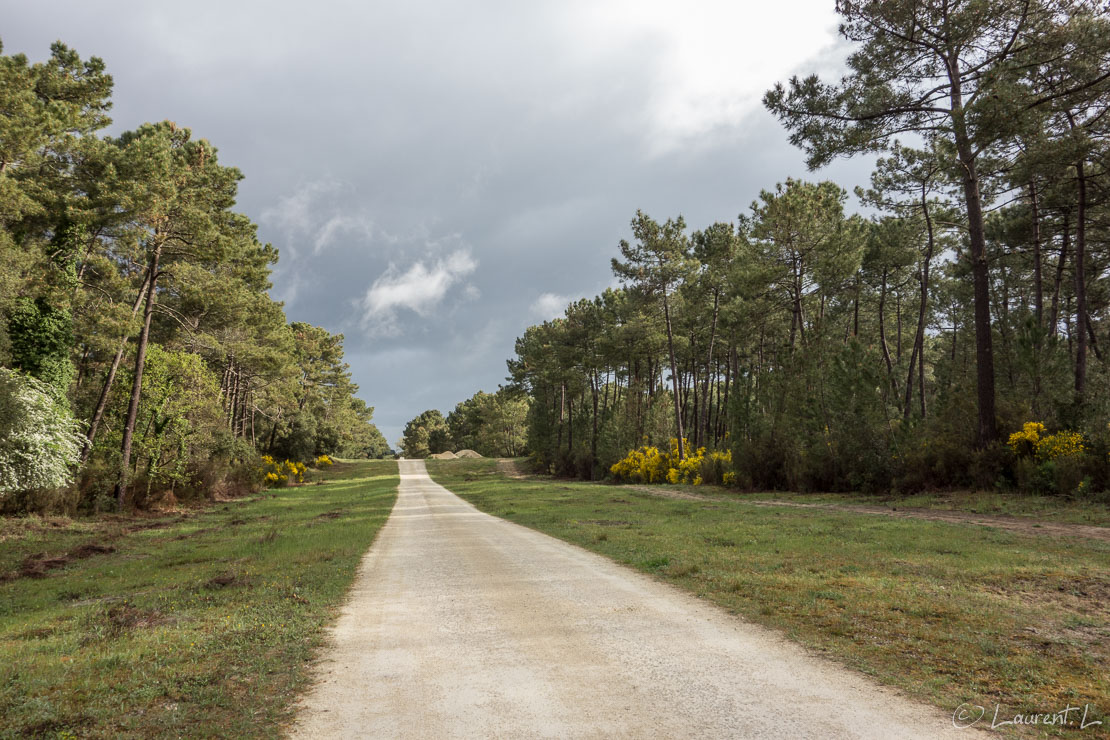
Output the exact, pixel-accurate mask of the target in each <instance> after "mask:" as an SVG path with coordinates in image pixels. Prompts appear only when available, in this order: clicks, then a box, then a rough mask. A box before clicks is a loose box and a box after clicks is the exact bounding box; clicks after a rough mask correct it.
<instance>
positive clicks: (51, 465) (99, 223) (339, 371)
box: [0, 43, 387, 506]
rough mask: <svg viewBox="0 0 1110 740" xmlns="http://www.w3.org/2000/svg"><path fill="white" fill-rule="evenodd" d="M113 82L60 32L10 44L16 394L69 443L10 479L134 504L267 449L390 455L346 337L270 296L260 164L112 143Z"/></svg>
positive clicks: (8, 279) (5, 209) (7, 134)
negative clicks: (35, 472)
mask: <svg viewBox="0 0 1110 740" xmlns="http://www.w3.org/2000/svg"><path fill="white" fill-rule="evenodd" d="M111 89H112V79H111V77H110V76H108V75H107V74H106V72H105V69H104V64H103V62H101V61H100V60H98V59H95V58H93V59H89V60H82V59H81V58H80V56H79V55H78V54H77V53H76V52H74V51H73V50H71V49H69V48H67V47H66V46H64V45H63V44H60V43H59V44H55V45H54V46H53V47H52V49H51V56H50V59H49V60H47V61H45V62H42V63H39V64H31V63H29V62H28V60H27V59H26V57H24V56H23V55H13V56H5V55H2V54H0V110H2V111H3V135H2V136H0V368H8V369H10V370H5V372H6V373H9V374H8V375H6V376H5V377H7V378H8V381H6V386H5V387H6V388H7V389H8V390H7V391H6V392H7V393H8V394H9V398H8V401H0V403H15V404H16V406H14V407H13V408H16V407H18V408H24V409H26V410H27V414H29V416H28V415H26V414H25V415H24V416H23V417H19V418H28V419H29V418H35V419H39V418H40V417H41V418H42V419H46V418H47V417H49V423H48V422H47V421H42V422H41V423H42V424H43V430H46V429H49V430H53V431H50V432H49V433H47V437H49V438H50V439H54V440H56V441H57V445H58V446H56V447H52V448H50V449H53V450H55V451H56V452H57V453H58V454H57V455H56V456H54V457H51V455H49V454H47V450H46V448H44V450H43V456H42V459H41V460H38V461H36V462H37V464H39V463H40V464H41V466H42V470H46V471H51V472H50V473H49V475H46V477H43V476H39V477H37V478H33V480H32V478H28V477H27V476H26V475H24V474H20V475H22V477H21V478H18V477H13V475H14V474H13V475H9V476H7V480H8V483H6V485H17V486H19V485H24V486H32V485H33V486H35V487H53V486H58V485H61V484H62V483H63V482H64V481H65V480H68V479H70V478H73V477H76V479H77V486H78V487H79V494H80V495H79V496H74V497H71V499H72V500H78V499H80V500H81V501H82V502H83V503H84V504H85V505H91V504H94V503H95V505H97V506H104V505H107V502H108V501H109V500H110V498H114V499H115V503H116V504H117V505H125V506H126V505H130V504H131V503H134V502H141V501H142V500H144V499H146V498H148V497H150V496H154V495H157V494H158V493H159V492H160V491H162V490H166V489H168V490H173V491H176V492H177V493H178V494H185V493H188V492H190V491H197V492H200V491H205V490H209V489H210V487H211V486H212V485H214V484H218V483H220V481H221V480H225V479H229V478H231V479H236V480H240V481H249V480H250V479H251V478H252V476H253V475H254V473H253V470H254V469H255V468H256V466H257V463H256V457H257V452H258V451H263V452H270V453H273V454H277V455H282V456H287V457H289V458H290V459H293V460H308V459H310V458H311V457H312V456H314V455H318V454H324V453H327V454H337V453H345V454H349V455H354V454H357V455H371V454H384V453H385V451H386V449H387V445H385V443H384V439H382V438H381V434H380V432H378V430H377V429H376V428H375V427H374V426H373V424H372V423H371V416H372V412H373V410H372V409H371V408H370V407H368V406H367V405H366V404H365V403H364V402H362V401H361V400H359V399H357V398H356V397H355V394H356V393H357V392H358V388H357V387H356V386H355V385H354V384H353V383H351V380H350V372H349V368H348V367H347V365H346V364H345V363H344V362H343V337H342V336H341V335H331V334H329V333H328V332H327V331H325V330H323V329H319V328H317V327H310V326H308V325H306V324H293V325H290V324H288V323H287V321H286V318H285V315H284V312H283V310H282V307H281V304H279V303H277V302H275V301H274V300H272V299H271V298H270V296H269V295H268V294H267V291H268V290H269V288H270V282H269V276H270V270H271V268H272V266H273V264H274V263H275V262H276V261H277V250H276V249H274V248H273V247H272V246H270V245H268V244H262V243H260V242H259V241H258V239H257V236H256V233H255V226H254V224H252V223H251V222H250V220H249V219H248V218H246V217H245V216H243V215H242V214H239V213H236V212H235V211H234V210H233V209H234V205H235V198H236V194H237V188H238V182H239V180H240V179H241V177H242V175H241V174H240V173H239V172H238V170H236V169H234V168H231V167H227V166H224V165H222V164H221V163H220V162H219V159H218V156H217V151H216V149H215V147H213V146H212V145H211V144H210V143H208V142H207V141H205V140H203V139H198V138H195V137H194V136H193V135H192V133H191V132H190V131H189V130H188V129H187V128H183V127H180V126H177V125H176V124H174V123H171V122H168V121H167V122H162V123H156V124H145V125H143V126H140V127H139V128H137V129H135V130H133V131H129V132H125V133H123V134H121V135H120V136H118V137H103V136H100V135H98V132H99V131H101V130H102V129H103V128H104V127H105V126H107V125H108V123H109V122H110V120H109V118H108V117H107V111H108V109H109V107H110V105H111V102H110V94H111ZM11 370H14V371H17V373H18V375H11V374H10V371H11ZM13 389H17V390H18V392H17V390H13ZM12 394H14V395H12ZM41 394H46V395H47V396H48V397H49V398H50V400H51V402H52V405H43V404H45V401H42V399H41V397H40V396H41ZM13 399H23V400H22V401H18V402H17V401H15V400H13ZM29 399H37V400H35V403H33V404H31V405H30V406H28V405H27V404H28V403H30V400H29ZM36 404H37V405H36ZM12 418H13V419H14V418H16V417H12ZM12 423H14V422H12ZM36 423H38V422H36ZM75 425H76V426H75ZM74 429H80V432H81V438H80V440H79V444H78V445H77V448H76V449H77V452H76V455H72V454H71V453H72V452H73V450H72V449H71V446H70V443H71V442H72V434H73V430H74ZM44 433H46V432H45V431H44ZM11 434H15V432H12V433H11ZM11 439H16V437H12V438H11ZM44 439H45V438H44ZM9 441H10V440H9ZM12 444H14V443H12ZM50 444H54V443H53V442H51V443H50ZM6 449H7V450H8V453H11V452H12V450H13V449H15V448H13V447H11V446H10V445H9V447H8V448H6ZM12 454H14V453H12ZM74 458H75V459H74ZM12 464H14V463H12ZM59 465H60V466H61V467H59ZM13 469H14V468H13ZM62 471H64V473H65V474H64V475H63V474H62ZM44 475H45V474H44ZM12 480H22V481H23V483H16V484H13V483H11V481H12ZM20 500H21V501H25V502H27V501H29V499H27V498H26V497H24V498H21V499H20Z"/></svg>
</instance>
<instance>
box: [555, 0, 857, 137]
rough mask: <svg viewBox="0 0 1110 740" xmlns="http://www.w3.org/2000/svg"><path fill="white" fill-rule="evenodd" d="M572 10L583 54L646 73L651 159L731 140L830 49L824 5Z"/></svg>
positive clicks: (630, 1)
mask: <svg viewBox="0 0 1110 740" xmlns="http://www.w3.org/2000/svg"><path fill="white" fill-rule="evenodd" d="M570 7H572V8H574V10H573V11H572V14H573V15H574V17H576V18H577V19H578V21H579V23H578V30H577V32H576V35H575V43H576V44H579V45H580V48H584V49H585V50H587V51H586V52H585V53H587V54H590V53H593V54H597V53H603V54H614V53H617V54H621V53H631V54H635V55H636V56H637V57H639V58H641V59H643V60H644V61H645V63H647V64H650V65H651V69H652V72H653V77H654V79H653V90H652V94H651V98H650V100H648V101H647V103H646V108H647V109H646V111H645V112H646V113H647V115H648V118H649V121H650V126H649V127H648V133H649V140H650V144H649V148H650V150H651V153H653V154H662V153H666V152H669V151H672V150H674V149H678V148H683V149H688V148H689V147H691V146H699V145H701V146H704V145H707V144H709V143H710V141H708V140H709V139H712V138H714V137H713V136H711V135H712V134H714V133H720V132H722V130H735V129H736V128H737V127H738V126H739V125H741V123H742V121H743V119H744V118H745V117H746V116H747V115H748V114H749V113H751V112H752V111H755V110H758V109H759V108H760V99H761V97H762V95H763V93H764V91H766V90H767V89H768V88H769V87H770V86H771V85H772V84H774V83H775V82H777V81H780V80H784V79H786V78H787V77H788V76H789V75H790V74H791V73H793V72H795V71H796V69H797V68H798V67H799V65H802V64H803V63H805V62H806V61H807V60H810V59H812V58H813V57H814V56H818V55H820V54H821V53H822V52H824V51H826V50H828V49H829V48H830V47H831V46H833V45H834V44H835V43H836V42H837V34H836V28H837V16H836V13H835V8H834V5H833V3H832V2H831V0H809V1H808V2H804V3H803V2H797V1H793V2H780V3H746V2H741V3H736V2H732V3H725V2H720V0H689V1H688V2H685V3H681V4H680V3H674V2H670V0H606V1H605V2H596V1H595V0H582V2H579V3H576V4H574V5H571V6H570ZM598 50H604V51H600V52H599V51H598Z"/></svg>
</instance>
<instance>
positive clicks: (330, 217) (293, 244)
mask: <svg viewBox="0 0 1110 740" xmlns="http://www.w3.org/2000/svg"><path fill="white" fill-rule="evenodd" d="M351 189H352V188H351V186H349V185H345V184H343V183H341V182H338V181H336V180H316V181H312V182H307V183H304V184H302V185H301V186H300V187H298V188H297V190H296V191H294V192H293V193H292V194H290V195H284V196H282V197H281V198H279V199H278V202H277V204H276V205H272V206H270V207H268V208H265V209H263V211H262V215H261V217H260V220H261V221H262V223H263V224H265V225H267V226H271V227H274V228H277V229H280V230H281V231H283V232H284V235H285V242H284V243H283V244H282V247H281V249H282V254H283V256H284V257H286V258H287V259H289V260H290V261H292V260H295V259H298V258H300V257H302V256H303V250H302V249H301V247H302V246H303V245H305V244H310V245H311V246H312V255H313V256H315V255H318V254H320V252H322V251H324V250H325V249H327V248H328V247H330V246H332V245H333V244H336V243H337V242H338V241H339V239H340V237H342V236H344V235H346V236H353V237H355V238H356V239H363V240H365V241H371V240H375V241H385V242H393V241H396V240H395V239H394V238H393V237H391V236H389V235H388V234H385V233H384V232H381V231H380V230H378V229H377V228H376V227H375V224H374V220H373V219H372V218H371V217H370V216H369V214H367V213H363V212H353V213H352V212H349V211H345V210H342V209H343V208H345V207H346V206H345V203H346V200H347V199H344V198H341V197H340V196H342V195H344V194H348V193H349V192H350V191H351Z"/></svg>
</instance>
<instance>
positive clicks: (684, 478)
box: [609, 438, 736, 486]
mask: <svg viewBox="0 0 1110 740" xmlns="http://www.w3.org/2000/svg"><path fill="white" fill-rule="evenodd" d="M682 441H683V446H684V447H687V448H688V446H689V443H688V442H687V441H686V440H685V439H683V440H682ZM707 462H710V463H713V465H714V469H717V470H723V469H724V468H729V467H731V466H732V452H731V451H728V452H716V451H715V452H711V453H709V454H708V455H706V452H705V448H704V447H699V448H698V449H697V450H696V451H694V452H693V453H691V454H689V455H687V456H686V459H684V460H680V459H679V457H678V439H677V438H672V439H671V444H670V450H669V452H667V453H664V452H662V451H661V450H660V449H659V448H658V447H655V446H652V445H645V446H644V447H641V448H639V449H638V450H631V451H630V452H629V453H628V454H627V455H626V456H625V457H624V458H623V459H622V460H619V461H617V462H616V463H614V464H613V466H612V467H610V468H609V472H610V473H612V474H613V475H614V476H616V478H617V479H618V480H627V481H632V482H634V483H663V482H667V483H672V484H674V483H690V484H693V485H695V486H700V485H701V484H702V483H704V482H705V481H704V480H703V479H702V471H703V470H704V469H705V466H706V463H707ZM720 478H721V482H723V483H725V484H732V483H735V482H736V474H735V473H733V472H732V471H731V470H728V471H725V472H723V474H721V475H720Z"/></svg>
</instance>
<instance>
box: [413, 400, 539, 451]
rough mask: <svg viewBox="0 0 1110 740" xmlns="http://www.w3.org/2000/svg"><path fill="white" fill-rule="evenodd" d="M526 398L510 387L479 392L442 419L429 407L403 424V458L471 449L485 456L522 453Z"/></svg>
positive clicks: (526, 407) (526, 414) (525, 427)
mask: <svg viewBox="0 0 1110 740" xmlns="http://www.w3.org/2000/svg"><path fill="white" fill-rule="evenodd" d="M527 417H528V399H527V398H526V397H525V396H523V394H521V393H519V392H515V391H513V390H511V389H504V388H503V389H499V390H498V391H497V392H496V393H486V392H484V391H478V392H477V393H475V394H474V395H473V396H471V397H470V398H468V399H467V400H465V401H461V402H459V404H458V405H456V406H455V409H454V411H452V412H451V413H450V414H448V415H447V418H446V419H444V418H443V415H442V414H441V413H440V412H439V411H436V410H435V409H431V410H428V411H425V412H424V413H422V414H421V415H420V416H417V417H416V418H415V419H412V420H411V421H409V423H408V424H406V425H405V430H404V435H403V437H402V439H401V449H402V452H403V454H404V455H405V457H427V456H428V455H434V454H437V453H440V452H444V451H448V450H450V451H458V450H474V451H475V452H477V453H479V454H480V455H483V456H484V457H519V456H520V455H523V454H524V452H525V444H526V431H527V426H526V425H527Z"/></svg>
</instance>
